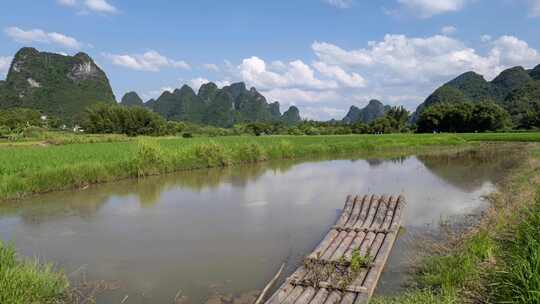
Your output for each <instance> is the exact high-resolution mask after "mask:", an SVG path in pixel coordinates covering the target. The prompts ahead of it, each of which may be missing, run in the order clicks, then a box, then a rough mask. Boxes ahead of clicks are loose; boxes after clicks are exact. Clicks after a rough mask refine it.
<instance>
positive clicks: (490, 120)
mask: <svg viewBox="0 0 540 304" xmlns="http://www.w3.org/2000/svg"><path fill="white" fill-rule="evenodd" d="M417 125H418V129H417V131H418V132H485V131H496V130H501V129H504V128H507V127H508V126H509V125H510V119H509V115H508V113H507V112H506V111H505V110H504V109H503V108H501V107H500V106H498V105H496V104H494V103H488V102H485V103H476V104H473V103H468V102H464V103H439V104H436V105H434V106H431V107H429V108H428V109H427V110H425V111H423V112H422V114H421V115H420V118H419V119H418V122H417Z"/></svg>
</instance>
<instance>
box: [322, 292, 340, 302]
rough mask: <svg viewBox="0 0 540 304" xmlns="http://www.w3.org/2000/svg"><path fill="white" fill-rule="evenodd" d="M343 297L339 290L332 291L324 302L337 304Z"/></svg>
mask: <svg viewBox="0 0 540 304" xmlns="http://www.w3.org/2000/svg"><path fill="white" fill-rule="evenodd" d="M340 299H341V293H340V292H339V291H332V292H331V293H330V295H329V296H328V298H327V299H326V301H325V302H324V304H336V303H339V300H340Z"/></svg>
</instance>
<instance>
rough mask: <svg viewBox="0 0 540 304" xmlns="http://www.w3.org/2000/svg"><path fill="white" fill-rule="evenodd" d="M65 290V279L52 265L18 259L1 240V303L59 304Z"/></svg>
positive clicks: (66, 286)
mask: <svg viewBox="0 0 540 304" xmlns="http://www.w3.org/2000/svg"><path fill="white" fill-rule="evenodd" d="M68 288H69V283H68V280H67V278H66V277H65V276H64V275H63V274H62V273H61V272H57V271H56V270H55V269H54V268H53V267H52V265H50V264H40V263H39V262H38V261H26V260H21V259H19V258H18V257H17V255H16V253H15V250H14V249H13V247H11V246H8V245H5V244H3V243H2V241H1V240H0V303H2V304H28V303H41V304H49V303H50V304H53V303H54V304H56V303H62V302H63V301H64V299H65V297H66V294H67V292H68Z"/></svg>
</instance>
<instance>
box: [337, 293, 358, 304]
mask: <svg viewBox="0 0 540 304" xmlns="http://www.w3.org/2000/svg"><path fill="white" fill-rule="evenodd" d="M355 299H356V293H354V292H347V293H346V294H345V295H344V296H343V299H341V302H339V303H340V304H353V303H354V300H355Z"/></svg>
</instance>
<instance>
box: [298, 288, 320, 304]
mask: <svg viewBox="0 0 540 304" xmlns="http://www.w3.org/2000/svg"><path fill="white" fill-rule="evenodd" d="M315 292H316V290H315V288H313V287H311V286H309V287H307V288H305V289H304V292H303V293H302V294H301V295H300V297H298V299H296V302H295V303H297V304H307V303H311V299H313V296H315Z"/></svg>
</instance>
